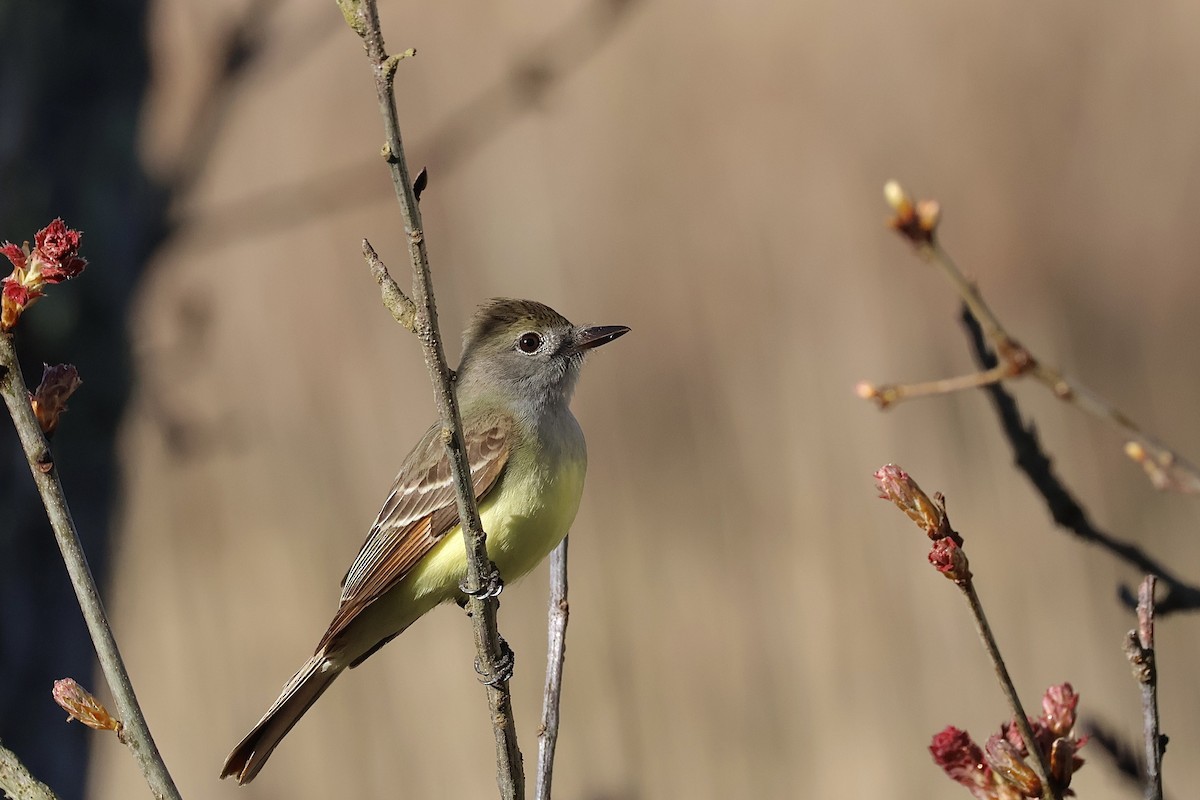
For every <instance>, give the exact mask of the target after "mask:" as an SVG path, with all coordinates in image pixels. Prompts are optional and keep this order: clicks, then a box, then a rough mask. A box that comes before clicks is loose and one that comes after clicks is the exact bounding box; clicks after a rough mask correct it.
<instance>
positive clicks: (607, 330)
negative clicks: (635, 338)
mask: <svg viewBox="0 0 1200 800" xmlns="http://www.w3.org/2000/svg"><path fill="white" fill-rule="evenodd" d="M627 333H629V328H626V327H625V326H624V325H597V326H595V327H593V328H580V329H579V330H577V331H576V333H575V349H576V350H577V351H578V350H590V349H591V348H593V347H599V346H600V345H602V344H608V343H609V342H611V341H612V340H613V339H619V338H621V337H622V336H624V335H625V334H627Z"/></svg>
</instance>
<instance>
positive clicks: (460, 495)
mask: <svg viewBox="0 0 1200 800" xmlns="http://www.w3.org/2000/svg"><path fill="white" fill-rule="evenodd" d="M338 5H339V7H340V8H341V10H342V14H343V16H344V17H345V18H346V22H347V24H349V25H350V27H351V29H353V30H354V32H355V33H357V34H358V35H359V36H360V37H361V38H362V40H363V44H364V46H365V48H366V52H367V58H368V59H369V60H370V61H371V65H372V67H373V70H374V73H375V92H376V95H377V98H378V100H379V111H380V114H381V115H382V116H383V124H384V129H385V132H386V141H385V144H384V147H383V153H384V157H385V158H386V160H387V163H388V166H389V168H390V170H391V174H392V183H393V186H394V188H395V191H396V198H397V200H398V201H399V203H400V211H401V214H402V216H403V218H404V229H405V233H407V234H408V251H409V258H410V260H411V262H412V270H413V296H414V297H413V299H414V304H415V306H416V316H415V326H416V331H415V333H416V335H417V338H418V339H420V340H421V345H422V349H423V351H424V355H425V366H426V367H427V368H428V370H429V375H430V378H431V380H432V381H433V385H434V397H435V400H436V403H437V408H438V413H439V414H440V416H441V419H442V426H443V428H442V432H443V439H444V441H445V444H446V451H447V454H448V455H449V459H450V471H451V475H452V476H453V478H454V485H455V490H456V494H457V504H458V515H459V519H460V520H461V524H462V530H463V543H464V545H465V546H466V550H467V582H466V586H465V587H464V589H465V591H466V594H467V600H468V605H467V608H468V610H469V612H470V614H471V619H472V620H473V622H474V629H475V649H476V652H477V653H478V658H477V663H476V669H477V670H478V671H479V673H480V675H481V676H482V677H483V679H484V682H485V684H486V685H487V695H488V706H489V709H490V710H491V719H492V728H493V733H494V735H495V739H496V781H497V784H498V786H499V788H500V795H501V797H503V798H506V800H515V798H524V796H525V774H524V769H523V767H522V763H521V751H520V749H519V748H518V746H517V732H516V724H515V722H514V720H513V713H512V697H511V694H510V692H509V687H508V678H507V673H506V661H508V659H509V658H511V651H508V646H507V645H506V644H504V643H503V640H502V639H501V638H500V633H499V631H498V630H497V627H496V609H497V602H496V598H495V597H494V595H493V594H492V593H490V592H488V591H486V589H485V588H484V587H485V586H487V585H488V584H489V583H491V582H492V581H493V578H494V567H493V566H492V564H491V562H490V561H489V559H488V556H487V549H486V545H485V543H486V538H485V534H484V531H483V526H482V524H481V523H480V520H479V509H478V507H477V505H476V502H475V495H474V492H473V490H472V486H471V471H470V467H469V465H468V463H467V456H466V446H465V444H464V442H463V434H462V419H461V418H460V415H459V410H458V401H457V399H456V398H455V394H454V383H453V381H454V375H453V373H452V372H451V371H450V368H449V366H447V364H446V354H445V351H444V348H443V346H442V339H441V336H440V334H439V332H438V319H437V306H436V303H435V301H434V296H433V283H432V278H431V277H430V272H429V258H428V254H427V252H426V248H425V233H424V229H423V228H422V226H421V211H420V208H419V207H418V205H417V198H416V192H415V190H414V186H413V183H412V180H411V179H410V177H409V172H408V164H407V162H406V161H405V157H404V147H403V143H402V141H401V137H400V124H399V120H398V117H397V111H396V97H395V92H394V88H393V78H394V77H395V71H396V67H397V65H398V62H399V61H400V59H401V58H403V57H404V55H410V54H411V52H412V51H409V52H408V53H406V54H404V55H398V56H389V55H388V53H387V48H386V46H385V45H384V41H383V34H382V32H381V30H380V23H379V10H378V8H377V7H376V3H375V0H338ZM368 258H369V256H368ZM383 274H384V275H385V276H386V272H384V273H383ZM377 280H381V285H384V286H385V289H384V292H385V294H386V293H387V292H388V291H390V290H389V289H388V288H386V285H385V283H384V282H383V281H382V279H380V278H379V276H378V275H377ZM389 281H390V279H389ZM395 291H396V292H400V290H399V287H396V289H395ZM400 295H401V296H403V292H400ZM508 663H509V664H511V662H510V661H508Z"/></svg>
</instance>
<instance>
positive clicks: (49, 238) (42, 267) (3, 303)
mask: <svg viewBox="0 0 1200 800" xmlns="http://www.w3.org/2000/svg"><path fill="white" fill-rule="evenodd" d="M82 238H83V234H82V233H80V232H79V231H76V230H72V229H70V228H68V227H67V225H66V223H65V222H63V221H62V220H61V219H56V220H54V221H53V222H51V223H50V224H49V225H47V226H46V227H44V228H42V229H41V230H40V231H38V232H37V235H36V236H34V246H33V249H32V250H30V249H29V242H25V244H24V245H22V246H21V247H18V246H17V245H15V244H13V243H12V242H5V243H4V244H3V245H0V253H3V254H4V255H5V256H6V257H7V258H8V260H9V261H10V262H12V265H13V271H12V274H10V275H9V276H8V277H7V278H4V280H3V281H0V286H2V287H3V290H2V294H0V332H7V331H11V330H12V329H13V327H15V326H16V324H17V321H18V320H19V319H20V318H21V314H23V313H24V312H25V309H27V308H29V307H30V306H31V305H33V304H34V303H36V302H37V301H38V300H39V299H40V298H41V297H43V296H44V295H45V287H46V286H47V285H49V284H53V283H62V282H63V281H67V280H70V279H71V278H74V277H75V276H76V275H78V274H79V273H81V272H83V268H84V267H86V266H87V260H86V259H84V258H82V257H80V255H79V241H80V239H82Z"/></svg>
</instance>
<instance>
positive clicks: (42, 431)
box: [0, 219, 179, 800]
mask: <svg viewBox="0 0 1200 800" xmlns="http://www.w3.org/2000/svg"><path fill="white" fill-rule="evenodd" d="M80 238H81V234H80V233H79V232H78V231H74V230H71V229H70V228H68V227H67V226H66V225H65V224H64V223H63V221H62V220H61V219H56V220H54V222H52V223H50V224H49V225H48V226H46V227H45V228H43V229H42V230H40V231H38V234H37V236H36V237H35V240H34V241H35V245H34V247H33V248H32V249H31V248H30V246H29V243H28V242H26V243H25V245H24V246H23V247H17V246H16V245H14V244H11V243H5V244H4V245H2V246H0V253H3V255H5V256H6V257H7V258H8V259H9V261H11V262H12V265H13V272H12V274H11V275H9V276H8V277H6V278H4V280H3V281H0V395H3V397H4V404H5V405H6V406H8V412H9V414H10V415H11V416H12V419H13V424H14V425H15V426H16V430H17V436H18V438H19V439H20V441H21V446H22V448H23V449H24V451H25V457H26V459H27V461H28V463H29V470H30V472H31V473H32V475H33V481H34V484H36V486H37V490H38V493H39V494H40V495H41V497H42V502H43V504H44V505H45V507H46V514H47V516H48V517H49V519H50V526H51V528H52V529H53V530H54V538H55V539H56V540H57V542H58V547H59V550H60V551H61V552H62V557H63V561H64V562H65V564H66V567H67V573H68V574H69V575H70V578H71V586H72V587H73V588H74V589H75V596H76V598H77V599H78V601H79V607H80V609H81V610H82V611H83V617H84V620H85V621H86V623H87V627H88V632H89V633H90V634H91V637H92V644H93V646H94V647H95V649H96V656H97V657H98V659H99V661H100V668H101V670H102V671H103V672H104V678H105V681H106V682H107V683H108V686H109V689H110V690H111V691H112V694H113V697H114V699H115V701H116V705H117V712H118V713H119V714H120V716H121V718H122V719H123V720H124V723H123V729H124V734H125V735H124V738H123V739H122V741H123V742H124V743H125V744H127V745H128V746H129V748H130V750H132V751H133V754H134V757H135V758H136V760H137V762H138V765H139V767H140V768H141V770H142V774H143V775H145V777H146V781H147V782H148V783H149V784H150V788H151V790H152V791H153V792H154V794H155V796H157V797H160V798H171V799H172V800H178V798H179V791H178V790H177V789H176V788H175V783H174V781H173V780H172V779H171V774H170V772H168V771H167V766H166V764H165V763H164V762H163V760H162V756H161V755H160V754H159V752H158V748H157V746H156V745H155V744H154V739H153V737H152V736H151V735H150V728H149V727H148V726H147V724H146V718H145V716H144V715H143V714H142V710H141V706H139V705H138V701H137V696H136V695H135V694H134V691H133V683H132V682H131V681H130V679H129V673H128V671H127V670H126V669H125V662H124V660H123V659H122V658H121V651H120V650H119V649H118V648H117V642H116V639H115V638H114V636H113V633H112V629H111V627H110V626H109V624H108V616H107V615H106V614H105V611H104V604H103V602H102V601H101V600H100V592H99V590H98V589H97V588H96V581H95V579H94V578H93V577H92V571H91V568H90V567H89V566H88V562H87V557H86V556H85V555H84V552H83V546H82V545H81V544H80V541H79V533H78V531H77V530H76V528H75V521H74V520H73V519H72V517H71V510H70V508H69V507H68V505H67V500H66V496H65V495H64V493H63V488H62V484H61V483H60V482H59V479H58V471H57V469H56V468H55V464H54V456H53V454H52V453H51V451H50V444H49V442H48V441H47V439H46V437H47V435H48V434H50V433H52V432H53V431H54V428H55V427H56V426H57V425H58V419H59V417H60V415H61V414H62V412H63V411H64V410H65V409H66V400H67V398H68V397H69V396H70V394H71V392H73V391H74V390H75V388H77V387H78V386H79V383H80V381H79V376H78V374H77V373H76V372H75V369H74V367H65V366H64V367H57V368H49V369H47V371H46V373H45V374H44V375H43V381H42V385H41V386H39V388H38V390H37V392H36V393H34V394H30V393H29V390H28V389H27V388H26V386H25V380H24V378H23V377H22V375H21V367H20V365H19V363H18V361H17V351H16V347H15V346H14V343H13V333H12V331H13V328H14V327H15V326H16V325H17V323H18V322H19V321H20V319H21V316H22V314H24V313H25V312H26V311H28V310H29V308H30V307H31V306H32V305H33V304H34V303H35V302H37V301H39V300H40V299H41V298H42V297H43V296H44V295H45V290H46V287H47V286H49V285H53V284H55V283H60V282H62V281H65V280H69V279H70V278H73V277H75V276H76V275H78V274H79V273H80V272H82V271H83V268H84V267H85V266H86V264H87V262H86V260H84V259H83V258H82V257H80V256H79V243H80ZM106 713H107V712H106Z"/></svg>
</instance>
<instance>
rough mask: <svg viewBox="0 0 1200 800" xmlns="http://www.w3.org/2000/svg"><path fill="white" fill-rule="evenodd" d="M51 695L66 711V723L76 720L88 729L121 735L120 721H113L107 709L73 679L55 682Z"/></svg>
mask: <svg viewBox="0 0 1200 800" xmlns="http://www.w3.org/2000/svg"><path fill="white" fill-rule="evenodd" d="M51 694H52V695H53V697H54V702H56V703H58V704H59V705H60V706H62V707H63V708H64V709H65V710H66V712H67V714H68V715H69V717H68V719H67V721H68V722H70V721H71V720H73V719H77V720H79V721H80V722H82V723H83V724H84V725H87V726H88V727H89V728H95V729H96V730H98V731H105V730H107V731H116V733H117V736H120V735H121V721H120V720H118V719H114V718H113V716H112V715H111V714H109V713H108V709H106V708H105V707H104V706H102V705H100V701H99V700H97V699H96V698H95V697H93V696H92V695H91V694H90V693H89V692H88V691H87V690H86V689H84V688H83V687H82V686H80V685H79V684H78V683H76V682H75V679H74V678H63V679H62V680H57V681H55V682H54V691H53V692H51Z"/></svg>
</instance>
